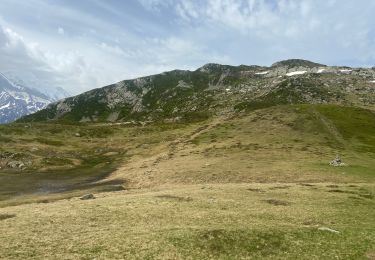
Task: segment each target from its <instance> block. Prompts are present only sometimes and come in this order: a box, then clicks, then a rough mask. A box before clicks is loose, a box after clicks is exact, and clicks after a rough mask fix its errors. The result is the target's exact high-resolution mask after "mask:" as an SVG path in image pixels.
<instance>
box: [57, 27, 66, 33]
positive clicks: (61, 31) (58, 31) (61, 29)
mask: <svg viewBox="0 0 375 260" xmlns="http://www.w3.org/2000/svg"><path fill="white" fill-rule="evenodd" d="M57 33H58V34H60V35H64V34H65V31H64V28H62V27H59V28H58V29H57Z"/></svg>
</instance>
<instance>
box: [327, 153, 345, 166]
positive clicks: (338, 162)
mask: <svg viewBox="0 0 375 260" xmlns="http://www.w3.org/2000/svg"><path fill="white" fill-rule="evenodd" d="M329 165H331V166H335V167H337V166H345V165H346V164H345V163H343V162H342V160H341V158H340V156H339V155H336V158H335V159H333V160H332V161H331V162H330V163H329Z"/></svg>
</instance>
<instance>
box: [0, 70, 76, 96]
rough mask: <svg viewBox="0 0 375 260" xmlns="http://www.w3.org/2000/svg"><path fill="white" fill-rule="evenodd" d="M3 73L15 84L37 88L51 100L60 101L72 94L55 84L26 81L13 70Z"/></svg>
mask: <svg viewBox="0 0 375 260" xmlns="http://www.w3.org/2000/svg"><path fill="white" fill-rule="evenodd" d="M3 75H4V76H5V77H6V78H7V79H8V80H9V81H10V82H12V83H13V84H15V85H17V86H21V87H25V88H27V89H32V90H36V91H37V92H39V93H44V94H45V95H46V96H47V97H48V98H49V99H50V100H51V101H58V100H60V99H63V98H66V97H69V96H71V94H70V93H69V92H67V91H66V90H65V89H63V88H62V87H54V86H48V85H47V86H46V85H41V84H40V83H39V82H37V81H32V82H29V81H28V82H25V81H24V80H22V79H20V78H19V77H18V76H17V75H15V74H14V73H12V72H9V71H8V72H7V73H3Z"/></svg>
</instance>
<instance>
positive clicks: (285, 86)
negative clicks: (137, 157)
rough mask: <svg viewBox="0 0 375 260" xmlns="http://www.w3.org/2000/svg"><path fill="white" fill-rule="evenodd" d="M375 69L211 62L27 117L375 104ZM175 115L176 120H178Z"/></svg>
mask: <svg viewBox="0 0 375 260" xmlns="http://www.w3.org/2000/svg"><path fill="white" fill-rule="evenodd" d="M373 81H374V82H375V71H374V70H373V69H367V68H355V69H354V68H353V69H352V68H348V67H329V66H325V65H322V64H318V63H313V62H310V61H305V60H287V61H282V62H278V63H275V64H274V65H272V66H271V67H261V66H245V65H241V66H237V67H236V66H228V65H220V64H212V63H210V64H207V65H204V66H203V67H201V68H199V69H198V70H196V71H181V70H174V71H170V72H164V73H161V74H158V75H152V76H149V77H143V78H138V79H134V80H125V81H121V82H118V83H116V84H113V85H109V86H106V87H103V88H100V89H94V90H91V91H88V92H86V93H83V94H81V95H78V96H75V97H71V98H66V99H64V100H62V101H60V102H58V103H54V104H51V105H49V106H48V107H47V108H46V109H44V110H42V111H39V112H37V113H35V114H33V115H30V116H26V117H24V118H22V120H21V121H24V122H29V121H44V120H48V119H54V120H59V119H64V120H70V121H81V122H90V121H98V122H101V121H104V122H128V121H132V120H136V121H163V120H165V119H167V121H168V120H170V119H171V118H176V117H178V118H180V120H181V121H185V120H196V119H200V118H207V117H209V116H210V115H213V114H225V113H230V112H233V111H242V110H243V109H258V108H262V107H267V106H272V104H300V103H313V104H315V103H334V104H342V105H355V106H359V107H370V108H374V109H375V87H374V85H375V84H374V83H372V82H373ZM172 121H173V120H172Z"/></svg>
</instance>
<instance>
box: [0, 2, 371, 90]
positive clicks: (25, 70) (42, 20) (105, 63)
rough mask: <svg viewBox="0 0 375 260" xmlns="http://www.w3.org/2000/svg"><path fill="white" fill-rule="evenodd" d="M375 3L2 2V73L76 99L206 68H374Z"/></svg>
mask: <svg viewBox="0 0 375 260" xmlns="http://www.w3.org/2000/svg"><path fill="white" fill-rule="evenodd" d="M374 13H375V1H374V0H355V1H354V0H124V1H122V0H117V1H116V0H112V1H109V0H106V1H105V0H80V1H76V0H50V1H47V0H27V1H26V0H0V59H1V62H0V71H1V72H4V73H7V74H9V75H14V76H16V77H18V78H21V79H23V80H24V82H25V83H27V84H29V85H30V86H33V87H38V86H44V87H46V86H55V87H57V86H61V87H63V88H65V89H67V90H68V91H69V92H70V93H72V94H76V93H79V92H82V91H85V90H88V89H92V88H96V87H100V86H103V85H106V84H110V83H114V82H116V81H119V80H122V79H128V78H134V77H138V76H144V75H149V74H154V73H159V72H162V71H166V70H172V69H177V68H178V69H196V68H197V67H200V66H202V65H203V64H205V63H208V62H217V63H224V64H233V65H239V64H248V65H251V64H257V65H270V64H272V63H273V62H275V61H278V60H282V59H287V58H304V59H309V60H312V61H316V62H321V63H325V64H328V65H351V66H374V65H375V19H374V18H373V14H374Z"/></svg>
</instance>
